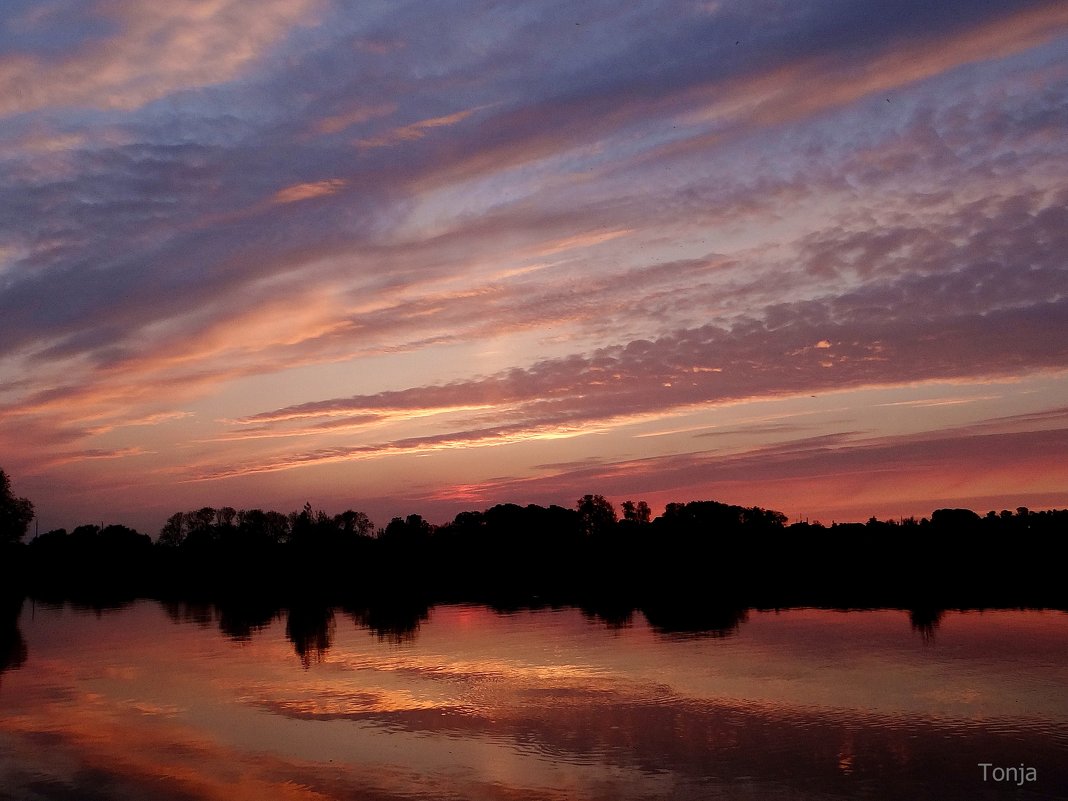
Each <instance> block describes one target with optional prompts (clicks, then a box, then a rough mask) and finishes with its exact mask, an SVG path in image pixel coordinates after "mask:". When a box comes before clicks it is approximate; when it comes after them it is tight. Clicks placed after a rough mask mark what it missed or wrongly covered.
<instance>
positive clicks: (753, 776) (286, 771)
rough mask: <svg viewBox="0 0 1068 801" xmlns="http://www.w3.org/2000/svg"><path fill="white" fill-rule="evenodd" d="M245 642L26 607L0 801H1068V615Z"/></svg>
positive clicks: (551, 614)
mask: <svg viewBox="0 0 1068 801" xmlns="http://www.w3.org/2000/svg"><path fill="white" fill-rule="evenodd" d="M255 623H256V624H255V625H249V624H248V623H247V622H246V623H245V624H242V623H241V622H240V621H234V620H232V619H227V617H226V616H225V615H224V614H222V613H221V612H220V611H219V610H217V609H215V608H214V607H209V606H200V607H198V606H187V605H179V606H169V607H166V606H162V605H160V604H158V603H156V602H149V601H144V602H138V603H136V604H133V605H131V606H128V607H125V608H122V609H118V610H112V611H100V612H94V611H86V610H78V609H74V608H71V607H69V606H66V607H56V606H42V605H41V604H34V603H32V602H30V601H26V602H25V603H24V604H23V606H22V609H21V613H20V615H19V618H18V627H17V631H16V633H17V635H18V637H19V640H20V642H21V646H19V644H18V643H15V645H12V646H10V647H8V648H7V649H6V650H5V653H9V654H12V655H9V656H8V657H7V662H6V664H7V667H8V669H7V670H6V671H5V672H3V674H2V676H0V799H20V801H21V800H22V799H29V800H33V799H74V798H77V799H89V800H91V799H105V798H107V799H123V800H125V799H144V798H153V799H227V801H240V800H241V799H308V800H309V801H310V800H311V799H334V798H336V799H348V798H364V799H383V800H385V799H418V800H421V801H428V800H429V799H443V798H446V799H449V798H456V799H488V800H489V801H494V800H496V799H502V800H503V799H508V800H514V799H569V800H576V799H577V800H578V801H583V800H585V799H606V800H607V799H620V800H621V801H628V800H629V799H720V798H723V799H750V798H751V799H856V798H869V799H958V798H959V799H965V798H966V799H974V798H979V799H983V798H1068V668H1066V666H1065V664H1066V663H1065V656H1066V655H1068V615H1065V614H1064V613H1060V612H1023V611H1019V612H985V613H978V612H971V613H960V612H958V613H947V614H945V615H944V616H942V617H941V619H940V620H938V621H937V622H936V621H928V623H927V625H917V624H916V621H915V620H911V621H910V617H909V615H908V613H906V612H901V611H875V612H836V611H826V610H791V611H784V612H778V613H776V612H749V613H747V614H744V615H742V616H741V617H740V618H739V619H738V621H737V624H736V625H734V626H727V627H726V628H724V629H720V630H718V631H716V632H712V633H707V632H706V633H701V632H691V633H671V632H666V631H663V630H660V629H657V628H654V627H653V626H651V625H650V624H649V623H648V622H647V621H646V619H645V618H644V617H643V616H642V615H641V614H634V615H633V616H630V617H627V616H624V617H623V618H622V619H620V620H615V621H612V622H611V623H608V622H605V621H604V620H601V619H598V618H593V617H590V616H587V615H584V614H583V613H582V612H580V611H578V610H574V609H563V610H542V611H522V612H515V613H510V614H500V613H497V612H494V611H491V610H489V609H486V608H483V607H475V606H438V607H435V608H433V609H431V610H429V611H428V612H426V614H425V616H424V617H423V619H420V618H419V617H418V616H416V617H415V618H414V619H413V620H411V621H409V622H408V624H407V625H406V626H403V625H402V626H397V625H387V626H383V625H380V624H377V623H376V621H375V619H374V616H373V615H371V614H368V613H346V612H343V611H341V610H325V609H319V610H315V609H311V610H302V611H297V612H293V613H291V614H290V615H287V614H286V613H281V614H279V615H268V616H266V618H265V619H259V620H257V621H255ZM10 639H11V637H10V635H9V636H8V640H10ZM20 647H21V650H20ZM980 763H990V764H991V765H993V766H1000V767H1005V766H1013V767H1017V768H1018V766H1020V765H1021V764H1022V765H1025V766H1028V767H1034V768H1035V769H1036V773H1037V781H1034V782H1025V783H1024V784H1023V785H1022V786H1019V785H1018V783H1015V782H1008V781H1007V782H1001V783H998V782H994V781H993V780H992V777H990V776H989V774H988V779H987V780H986V781H984V780H983V777H982V769H981V768H980V767H979V764H980ZM988 770H989V769H988Z"/></svg>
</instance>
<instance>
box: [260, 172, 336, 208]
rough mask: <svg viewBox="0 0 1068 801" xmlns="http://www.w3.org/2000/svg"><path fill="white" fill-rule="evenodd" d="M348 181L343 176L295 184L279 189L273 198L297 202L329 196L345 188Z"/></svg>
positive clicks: (279, 200)
mask: <svg viewBox="0 0 1068 801" xmlns="http://www.w3.org/2000/svg"><path fill="white" fill-rule="evenodd" d="M347 183H348V182H347V181H345V180H343V179H341V178H329V179H327V180H325V181H312V182H310V183H304V184H295V185H293V186H287V187H286V188H285V189H279V190H278V191H277V192H275V193H274V197H273V198H271V202H272V203H296V202H298V201H301V200H311V199H312V198H317V197H327V196H329V195H333V194H334V193H336V192H340V191H341V190H342V189H344V188H345V185H346V184H347Z"/></svg>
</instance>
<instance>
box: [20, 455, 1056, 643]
mask: <svg viewBox="0 0 1068 801" xmlns="http://www.w3.org/2000/svg"><path fill="white" fill-rule="evenodd" d="M0 475H3V474H2V472H0ZM0 490H2V491H3V493H4V494H5V496H4V497H3V498H0V505H7V506H12V499H13V496H11V493H10V483H9V482H8V481H7V478H6V476H3V482H2V484H0ZM14 500H15V501H18V502H19V503H16V504H15V507H16V508H17V509H18V510H21V511H18V512H4V513H3V514H0V520H3V521H4V524H5V526H6V528H4V529H3V531H2V532H0V533H2V534H3V539H4V540H5V541H6V543H7V545H6V547H5V552H6V553H5V559H4V563H5V564H6V568H5V569H4V572H5V573H6V574H7V575H6V577H5V578H6V581H7V583H9V584H10V585H12V586H19V587H21V588H22V589H23V590H25V591H26V592H31V593H35V594H37V595H38V596H41V597H46V596H49V595H51V596H54V597H63V596H68V597H69V596H72V595H78V594H82V595H84V596H93V597H97V598H99V597H104V596H108V595H110V596H113V597H114V598H116V599H121V598H131V597H157V598H201V599H212V600H214V599H220V598H230V599H260V600H261V601H262V600H264V599H268V600H270V602H271V603H275V602H280V603H283V604H286V603H289V600H290V599H292V600H293V601H300V602H304V601H307V600H308V599H317V600H318V601H321V602H323V603H339V604H341V603H360V602H363V601H364V600H368V599H394V600H396V599H404V600H405V602H408V601H413V600H414V601H418V602H420V603H434V602H439V601H473V602H486V603H491V604H498V605H500V604H503V605H508V604H515V605H524V604H531V603H543V604H572V605H579V606H585V607H589V608H592V609H594V610H595V611H601V612H604V614H606V615H609V616H610V615H612V614H616V613H617V612H618V613H621V614H625V613H626V612H627V610H632V609H637V608H641V609H642V610H643V611H645V612H646V613H647V614H652V615H654V616H655V615H656V613H657V609H658V608H663V609H669V610H674V611H675V612H677V611H678V610H687V609H689V610H702V609H703V610H708V609H718V610H722V609H726V608H734V609H741V608H751V607H765V608H766V607H779V606H782V607H785V606H798V605H818V606H853V607H856V606H869V607H871V606H899V607H907V608H913V609H918V608H959V607H964V606H967V607H983V606H1047V607H1057V608H1064V607H1066V604H1068V597H1066V596H1068V592H1066V590H1065V589H1064V587H1063V586H1062V585H1063V582H1062V581H1061V577H1060V576H1059V574H1058V573H1059V571H1058V569H1057V566H1058V565H1059V553H1060V548H1061V546H1062V544H1063V542H1064V540H1065V535H1066V533H1068V510H1048V511H1039V512H1035V511H1031V510H1028V509H1026V508H1023V507H1021V508H1018V509H1017V510H1015V511H1008V510H1005V511H1001V512H990V513H988V514H987V515H985V516H980V515H978V514H976V513H975V512H973V511H971V510H966V509H939V510H937V511H935V512H934V513H933V514H932V515H931V516H930V518H922V519H919V520H916V519H911V518H910V519H905V520H898V521H893V520H886V521H880V520H877V519H876V518H874V517H873V518H871V519H870V520H869V521H868V522H867V523H848V524H832V525H830V526H824V525H821V524H819V523H808V522H801V523H794V524H792V525H787V518H786V516H785V515H784V514H782V513H781V512H778V511H775V510H771V509H765V508H762V507H756V506H753V507H743V506H737V505H732V504H726V503H720V502H717V501H710V500H709V501H690V502H685V503H669V504H668V505H667V506H666V508H665V509H664V512H663V513H662V514H661V515H659V516H657V517H655V518H654V517H653V515H652V512H651V509H650V507H649V505H648V504H647V503H645V502H644V501H626V502H624V503H623V504H621V506H620V509H619V512H617V510H616V508H615V507H614V505H613V504H612V503H611V502H610V501H608V500H607V499H606V498H604V497H603V496H601V495H596V494H587V495H583V496H582V497H581V498H579V499H578V500H577V501H576V503H575V505H574V506H573V507H562V506H556V505H551V506H539V505H535V504H530V505H526V506H520V505H517V504H511V503H506V504H498V505H495V506H492V507H489V508H487V509H484V510H481V511H465V512H461V513H459V514H458V515H456V516H455V518H454V519H453V520H451V521H449V522H447V523H444V524H441V525H434V524H432V523H430V522H429V521H427V520H425V519H424V518H423V517H422V516H420V515H418V514H411V515H408V516H406V517H395V518H393V519H392V520H390V521H389V523H388V524H387V525H385V526H383V527H381V528H378V527H376V526H375V525H374V524H373V522H372V521H371V520H370V519H369V518H368V516H367V515H366V514H365V513H363V512H359V511H355V510H352V509H349V510H346V511H344V512H341V513H340V514H328V513H327V512H325V511H323V510H316V509H313V508H312V506H311V505H310V504H305V506H304V508H303V509H301V510H300V511H293V512H291V513H289V514H283V513H280V512H277V511H264V510H261V509H244V510H237V509H234V508H232V507H222V508H214V507H203V508H200V509H196V510H191V511H188V512H177V513H175V514H173V515H172V516H171V517H170V518H169V519H168V520H167V522H166V523H165V524H164V526H163V528H162V529H161V530H160V532H159V534H158V537H156V539H155V540H153V539H152V538H151V537H149V536H148V535H146V534H143V533H141V532H138V531H135V530H134V529H131V528H128V527H126V526H123V525H109V526H97V525H83V526H79V527H77V528H75V529H74V530H73V531H70V532H68V531H66V530H64V529H56V530H53V531H48V532H45V533H44V534H41V535H40V536H37V537H35V538H33V539H32V540H31V541H30V542H29V543H21V542H20V540H21V539H22V536H23V534H24V533H25V526H26V524H28V522H29V519H27V518H26V513H27V504H29V502H28V501H27V502H25V503H21V501H25V499H14ZM29 514H30V517H31V518H32V505H29ZM11 520H14V521H15V523H14V525H12V524H11V523H10V522H9V521H11ZM20 525H21V528H19V526H20ZM698 622H699V621H698Z"/></svg>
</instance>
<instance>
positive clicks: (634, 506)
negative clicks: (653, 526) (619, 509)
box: [623, 501, 653, 525]
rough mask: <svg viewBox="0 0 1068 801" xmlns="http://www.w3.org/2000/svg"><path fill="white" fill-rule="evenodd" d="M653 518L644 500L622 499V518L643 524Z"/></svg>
mask: <svg viewBox="0 0 1068 801" xmlns="http://www.w3.org/2000/svg"><path fill="white" fill-rule="evenodd" d="M652 518H653V512H652V510H651V509H650V508H649V504H647V503H646V502H645V501H638V502H637V503H635V502H634V501H623V519H624V520H630V521H631V522H633V523H638V524H641V525H644V524H645V523H648V522H649V521H650V520H652Z"/></svg>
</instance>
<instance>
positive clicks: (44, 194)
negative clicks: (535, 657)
mask: <svg viewBox="0 0 1068 801" xmlns="http://www.w3.org/2000/svg"><path fill="white" fill-rule="evenodd" d="M1066 55H1068V3H1065V2H1064V0H1049V1H1045V2H1043V1H1042V0H1036V1H1035V2H1025V1H1019V2H1017V1H1015V0H969V1H968V2H960V1H954V0H947V2H938V3H933V2H927V1H926V0H925V1H923V2H921V1H920V0H814V1H813V2H805V3H797V2H786V0H736V1H733V2H732V1H731V0H722V2H716V1H715V0H712V1H710V2H682V1H681V0H680V1H679V2H655V1H654V0H643V2H640V3H633V4H630V3H620V2H616V1H613V2H592V1H584V2H581V3H573V2H566V3H565V2H548V1H547V0H545V1H540V0H539V1H538V2H534V1H533V0H531V1H525V2H510V3H491V2H474V1H470V2H469V1H467V0H441V1H440V2H430V3H427V2H375V1H374V0H370V1H368V2H360V3H348V2H340V0H335V1H333V2H332V1H331V0H174V2H166V3H148V2H140V1H139V0H6V2H5V3H4V10H3V13H2V18H0V176H2V179H0V468H3V469H4V470H5V471H6V472H7V473H8V474H9V476H10V477H11V479H12V485H13V489H14V491H15V493H16V494H17V495H22V496H26V497H29V498H30V499H31V500H32V501H33V502H34V503H35V505H36V507H37V510H38V513H39V520H40V527H41V531H44V530H46V529H48V528H53V527H58V526H66V527H68V528H69V527H71V526H73V525H76V524H78V523H81V522H86V521H94V522H101V521H103V522H123V523H126V524H128V525H133V526H136V527H138V528H140V529H141V530H143V531H146V532H148V533H152V534H155V533H156V532H157V531H158V530H159V527H160V525H161V524H162V522H163V520H164V519H165V518H166V517H167V516H168V515H169V514H171V513H172V512H174V511H178V510H185V509H190V508H196V507H199V506H205V505H210V506H222V505H231V506H234V507H237V508H248V507H262V508H275V509H279V510H282V511H288V510H290V509H295V508H299V507H300V506H301V505H302V504H303V503H304V502H305V501H306V500H307V501H310V502H311V503H312V505H313V506H316V507H322V508H324V509H326V510H327V511H329V512H339V511H342V510H343V509H345V508H348V507H352V508H356V509H361V510H364V511H366V512H367V513H368V514H369V515H370V516H371V518H372V519H373V520H374V521H375V522H376V523H378V524H379V525H383V524H385V523H386V522H388V520H389V518H390V517H392V516H393V515H398V514H408V513H411V512H419V513H421V514H423V515H424V516H425V517H427V518H428V519H430V520H431V521H433V522H444V521H446V520H448V519H450V518H451V517H452V516H453V515H454V514H455V513H456V512H458V511H461V510H464V509H480V508H485V507H487V506H490V505H492V504H494V503H498V502H505V501H510V502H517V503H523V504H526V503H541V504H547V503H559V504H562V505H567V506H571V505H573V504H574V502H575V499H576V498H578V497H579V496H580V495H582V494H584V493H589V492H593V493H603V494H605V495H606V496H607V497H609V498H610V499H611V500H613V501H615V502H619V501H622V500H624V499H626V498H634V499H639V498H644V499H646V500H648V501H649V503H650V505H651V506H652V507H653V510H654V513H658V512H659V511H660V510H661V509H662V507H663V504H664V503H665V502H667V501H671V500H680V501H685V500H692V499H716V500H721V501H724V502H728V503H738V504H743V505H760V506H766V507H771V508H775V509H779V510H781V511H783V512H785V513H786V514H787V515H789V516H790V518H791V519H798V518H799V517H807V518H810V519H820V520H822V521H823V522H825V523H830V522H831V521H832V520H856V519H865V518H867V517H868V516H869V515H872V514H875V515H877V516H879V517H898V516H902V515H917V516H919V515H928V514H930V512H931V511H932V510H933V509H935V508H938V507H940V506H967V507H971V508H974V509H976V510H978V511H980V512H985V511H987V510H988V509H1002V508H1015V507H1017V506H1020V505H1026V506H1030V507H1032V508H1049V507H1064V506H1065V505H1068V256H1066V254H1068V58H1066Z"/></svg>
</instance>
